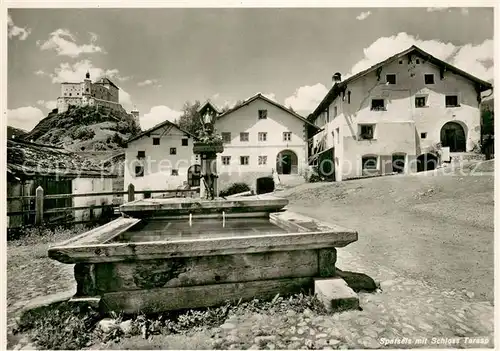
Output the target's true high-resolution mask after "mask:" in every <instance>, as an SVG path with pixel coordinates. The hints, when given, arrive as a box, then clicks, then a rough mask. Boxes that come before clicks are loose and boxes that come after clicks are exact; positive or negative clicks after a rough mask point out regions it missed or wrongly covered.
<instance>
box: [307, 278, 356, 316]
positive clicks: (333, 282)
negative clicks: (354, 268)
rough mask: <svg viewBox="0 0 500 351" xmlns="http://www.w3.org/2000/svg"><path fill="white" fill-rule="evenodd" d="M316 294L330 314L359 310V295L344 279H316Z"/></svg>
mask: <svg viewBox="0 0 500 351" xmlns="http://www.w3.org/2000/svg"><path fill="white" fill-rule="evenodd" d="M314 293H315V294H316V295H317V297H318V299H319V300H320V301H321V302H322V303H323V305H324V306H325V308H326V310H327V311H328V312H340V311H347V310H358V309H359V297H358V294H356V293H355V292H354V290H352V289H351V288H350V287H349V285H347V283H346V281H345V280H344V279H342V278H317V279H314Z"/></svg>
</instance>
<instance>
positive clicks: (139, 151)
mask: <svg viewBox="0 0 500 351" xmlns="http://www.w3.org/2000/svg"><path fill="white" fill-rule="evenodd" d="M194 139H195V136H194V135H192V134H190V133H188V132H186V131H184V130H181V129H180V128H179V127H178V126H177V125H175V124H174V123H171V122H170V121H165V122H163V123H160V124H158V125H156V126H154V127H152V128H150V129H148V130H146V131H144V132H142V133H141V134H139V135H137V136H135V137H133V138H131V139H129V140H128V142H127V148H126V149H125V166H124V187H125V191H126V190H127V189H128V186H129V184H133V185H134V187H135V190H163V189H170V190H173V189H177V188H178V187H179V186H182V185H184V184H185V182H187V183H189V184H190V185H191V186H199V185H200V165H199V160H198V157H196V156H195V155H194V154H193V140H194ZM141 197H142V195H140V196H138V197H136V198H141Z"/></svg>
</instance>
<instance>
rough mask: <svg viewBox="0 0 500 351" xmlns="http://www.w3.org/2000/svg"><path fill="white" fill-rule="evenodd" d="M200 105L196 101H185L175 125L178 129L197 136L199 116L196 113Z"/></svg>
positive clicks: (199, 127) (199, 124)
mask: <svg viewBox="0 0 500 351" xmlns="http://www.w3.org/2000/svg"><path fill="white" fill-rule="evenodd" d="M200 105H201V103H200V102H199V101H198V100H196V101H195V102H194V103H191V102H189V101H186V102H185V103H184V106H183V107H182V112H183V113H182V115H181V116H180V117H179V120H178V123H177V124H178V125H179V127H180V128H182V129H184V130H185V131H187V132H190V133H192V134H194V135H198V131H199V130H201V116H200V114H199V113H198V109H199V108H200Z"/></svg>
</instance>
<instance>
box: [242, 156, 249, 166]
mask: <svg viewBox="0 0 500 351" xmlns="http://www.w3.org/2000/svg"><path fill="white" fill-rule="evenodd" d="M243 160H246V163H245V162H244V161H243ZM249 164H250V156H240V165H241V166H248V165H249Z"/></svg>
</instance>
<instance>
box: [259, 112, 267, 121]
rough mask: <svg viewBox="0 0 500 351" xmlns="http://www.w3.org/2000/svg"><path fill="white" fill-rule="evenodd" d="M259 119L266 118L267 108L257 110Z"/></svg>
mask: <svg viewBox="0 0 500 351" xmlns="http://www.w3.org/2000/svg"><path fill="white" fill-rule="evenodd" d="M258 114H259V115H258V116H259V119H267V110H259V112H258Z"/></svg>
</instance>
